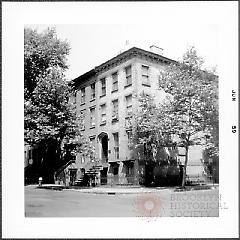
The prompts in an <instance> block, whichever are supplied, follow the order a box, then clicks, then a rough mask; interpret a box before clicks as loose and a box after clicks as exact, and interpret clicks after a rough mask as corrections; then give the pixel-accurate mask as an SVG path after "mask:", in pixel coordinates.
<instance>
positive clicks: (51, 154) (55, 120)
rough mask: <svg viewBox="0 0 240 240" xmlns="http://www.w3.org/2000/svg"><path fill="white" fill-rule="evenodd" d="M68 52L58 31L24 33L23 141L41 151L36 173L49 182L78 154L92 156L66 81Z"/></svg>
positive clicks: (30, 31)
mask: <svg viewBox="0 0 240 240" xmlns="http://www.w3.org/2000/svg"><path fill="white" fill-rule="evenodd" d="M69 49H70V47H69V44H68V43H67V42H65V41H61V40H59V39H58V38H57V36H56V31H55V29H47V30H46V31H44V32H43V33H38V32H37V31H36V30H32V29H28V28H27V29H25V39H24V73H25V76H24V77H25V78H24V79H25V99H24V141H25V143H27V144H29V145H30V146H37V148H38V149H39V151H38V155H39V158H40V159H39V160H38V161H41V165H40V166H38V167H37V169H36V171H42V173H44V174H45V175H46V176H45V178H49V181H53V179H52V177H53V173H54V171H55V170H56V169H57V168H59V167H60V166H61V165H63V164H65V163H66V162H67V161H69V160H71V159H73V158H74V156H75V155H76V154H77V153H82V154H84V155H92V154H93V148H92V147H91V146H90V144H89V141H87V140H86V139H85V138H84V137H83V136H82V134H81V132H80V129H81V128H82V127H81V126H82V124H83V116H82V115H79V116H78V115H77V112H76V106H75V103H74V102H73V101H71V100H70V98H71V95H72V94H73V91H74V90H73V89H72V87H71V86H70V85H69V84H68V82H67V81H66V79H65V70H66V68H67V64H66V57H67V55H68V53H69ZM40 167H41V169H40Z"/></svg>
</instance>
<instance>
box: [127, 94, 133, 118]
mask: <svg viewBox="0 0 240 240" xmlns="http://www.w3.org/2000/svg"><path fill="white" fill-rule="evenodd" d="M126 115H127V116H131V115H132V95H129V96H126Z"/></svg>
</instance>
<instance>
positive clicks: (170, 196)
mask: <svg viewBox="0 0 240 240" xmlns="http://www.w3.org/2000/svg"><path fill="white" fill-rule="evenodd" d="M218 195H219V192H218V188H213V189H209V190H196V191H186V192H175V191H174V188H141V187H139V188H123V187H115V188H114V187H112V188H109V187H96V188H91V189H64V190H61V191H58V190H50V189H44V188H42V189H40V188H37V186H36V185H35V186H33V185H29V186H25V216H26V217H146V218H149V217H218V216H219V199H218Z"/></svg>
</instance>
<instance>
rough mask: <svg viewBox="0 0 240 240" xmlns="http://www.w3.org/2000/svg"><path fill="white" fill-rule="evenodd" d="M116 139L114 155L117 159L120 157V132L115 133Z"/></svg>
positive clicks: (114, 137)
mask: <svg viewBox="0 0 240 240" xmlns="http://www.w3.org/2000/svg"><path fill="white" fill-rule="evenodd" d="M113 139H114V156H115V159H119V136H118V133H113Z"/></svg>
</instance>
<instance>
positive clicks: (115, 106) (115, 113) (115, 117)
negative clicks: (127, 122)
mask: <svg viewBox="0 0 240 240" xmlns="http://www.w3.org/2000/svg"><path fill="white" fill-rule="evenodd" d="M112 106H113V109H112V119H113V120H118V100H114V101H112Z"/></svg>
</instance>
